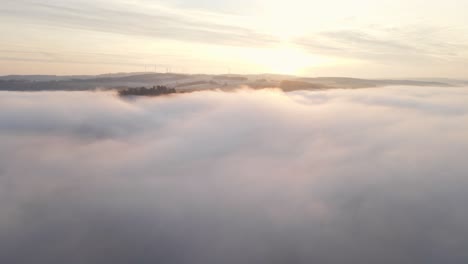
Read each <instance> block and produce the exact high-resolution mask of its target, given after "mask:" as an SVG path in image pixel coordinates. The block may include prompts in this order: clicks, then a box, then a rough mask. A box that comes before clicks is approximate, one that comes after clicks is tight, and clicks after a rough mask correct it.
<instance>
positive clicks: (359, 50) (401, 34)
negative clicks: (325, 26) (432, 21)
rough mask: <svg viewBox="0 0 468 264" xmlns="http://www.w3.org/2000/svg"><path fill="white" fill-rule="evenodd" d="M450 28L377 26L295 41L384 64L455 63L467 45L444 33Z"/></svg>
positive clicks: (322, 51) (317, 49) (324, 51)
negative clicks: (408, 62)
mask: <svg viewBox="0 0 468 264" xmlns="http://www.w3.org/2000/svg"><path fill="white" fill-rule="evenodd" d="M450 31H451V30H450V28H437V27H427V26H426V27H422V26H417V25H414V26H412V27H409V26H408V27H396V28H388V27H387V28H386V27H378V26H374V27H371V28H365V29H360V30H353V29H344V30H335V31H325V32H318V33H315V34H311V35H310V36H304V37H300V38H297V39H296V41H295V43H296V44H298V45H300V46H303V47H304V48H306V49H308V50H309V51H311V52H315V53H319V54H328V55H332V56H338V57H348V58H357V59H362V60H368V61H375V62H380V63H399V64H401V62H402V61H404V62H407V61H411V62H413V63H427V62H428V61H433V62H438V63H440V62H447V61H450V62H454V61H460V60H464V58H465V57H466V56H465V55H466V54H465V52H464V50H465V49H466V45H465V44H464V43H463V42H459V41H460V40H458V39H457V38H454V37H449V36H444V35H442V34H441V33H442V32H444V33H446V32H450Z"/></svg>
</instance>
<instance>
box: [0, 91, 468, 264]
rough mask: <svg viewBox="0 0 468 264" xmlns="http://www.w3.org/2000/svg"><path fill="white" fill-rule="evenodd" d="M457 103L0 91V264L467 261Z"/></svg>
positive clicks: (401, 94) (402, 94) (429, 94)
mask: <svg viewBox="0 0 468 264" xmlns="http://www.w3.org/2000/svg"><path fill="white" fill-rule="evenodd" d="M467 102H468V90H467V89H466V88H428V87H424V88H416V87H391V88H381V89H380V88H379V89H361V90H329V91H323V92H308V91H298V92H292V93H283V92H281V91H279V90H258V91H252V90H239V91H237V92H233V93H225V92H220V91H204V92H195V93H191V94H181V95H175V96H167V97H157V98H135V99H128V100H123V99H121V98H119V97H117V96H115V95H114V94H112V93H107V92H40V93H21V92H18V93H17V92H0V210H1V211H0V245H1V246H0V263H41V264H42V263H44V264H45V263H70V264H74V263H76V264H78V263H91V264H93V263H115V264H117V263H164V264H168V263H169V264H170V263H174V264H176V263H177V264H183V263H190V264H215V263H232V264H234V263H256V264H257V263H258V264H262V263H265V264H267V263H269V264H270V263H383V264H385V263H389V264H390V263H391V264H393V263H408V264H409V263H429V264H430V263H434V264H435V263H466V262H467V261H468V253H467V251H466V248H468V207H467V206H466V204H467V202H468V177H467V175H468V162H467V155H468V103H467Z"/></svg>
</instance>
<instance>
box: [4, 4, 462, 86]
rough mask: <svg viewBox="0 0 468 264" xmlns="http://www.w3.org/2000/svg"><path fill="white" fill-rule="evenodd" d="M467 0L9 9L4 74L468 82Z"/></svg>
mask: <svg viewBox="0 0 468 264" xmlns="http://www.w3.org/2000/svg"><path fill="white" fill-rule="evenodd" d="M467 8H468V1H466V0H462V1H460V0H458V1H455V0H447V1H443V2H442V1H435V0H430V1H416V0H411V1H389V0H379V1H370V0H357V1H343V0H330V1H305V0H291V1H274V2H272V1H265V0H250V1H244V0H237V1H232V0H227V1H214V0H189V1H181V0H164V1H150V0H112V1H110V0H97V1H90V0H80V1H78V0H68V1H58V0H45V1H38V0H15V1H12V0H6V1H3V3H2V5H1V6H0V30H1V32H2V35H3V36H2V42H1V43H0V74H31V73H42V74H85V73H87V74H95V73H103V72H112V71H143V70H144V69H145V68H147V67H148V65H151V67H152V69H155V70H158V69H159V70H160V69H163V68H166V67H167V66H170V67H171V68H172V69H173V70H174V71H177V72H187V73H200V72H204V73H226V72H228V71H232V72H234V73H264V72H271V73H285V74H301V75H309V76H319V75H348V76H350V75H353V76H362V77H434V76H438V77H457V78H463V77H464V65H465V61H466V60H467V59H468V49H467V48H468V27H467V26H465V25H466V15H465V14H464V10H467Z"/></svg>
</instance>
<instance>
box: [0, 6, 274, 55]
mask: <svg viewBox="0 0 468 264" xmlns="http://www.w3.org/2000/svg"><path fill="white" fill-rule="evenodd" d="M0 13H1V14H2V16H4V17H12V18H15V19H21V20H26V21H33V22H34V23H38V24H40V25H48V26H53V27H56V28H68V29H82V30H91V31H97V32H106V33H116V34H123V35H134V36H143V37H150V38H157V39H171V40H179V41H190V42H199V43H214V44H221V45H234V46H264V45H270V44H272V43H276V42H277V41H278V40H277V39H276V38H274V37H273V36H269V35H267V34H262V33H259V32H255V31H253V30H251V29H249V28H247V27H242V26H237V25H236V24H235V23H230V22H229V21H232V20H233V19H234V16H232V15H227V14H217V13H210V12H203V11H193V10H179V9H175V8H170V7H166V6H162V5H158V4H155V3H148V2H129V1H105V0H100V1H67V2H63V1H52V0H49V1H34V0H32V1H24V0H20V1H15V2H11V3H6V4H5V5H3V6H2V7H1V8H0ZM220 21H222V22H220ZM238 22H239V21H237V24H240V23H238Z"/></svg>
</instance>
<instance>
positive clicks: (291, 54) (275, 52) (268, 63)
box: [252, 45, 330, 74]
mask: <svg viewBox="0 0 468 264" xmlns="http://www.w3.org/2000/svg"><path fill="white" fill-rule="evenodd" d="M252 58H254V59H255V62H256V63H257V64H258V65H259V66H260V67H261V68H262V69H263V70H264V71H266V72H271V73H277V74H301V73H304V72H306V71H307V70H308V69H310V68H313V67H316V66H321V65H324V64H328V63H330V60H329V59H326V58H324V57H320V56H314V55H311V54H309V53H306V52H304V51H302V50H301V49H299V48H296V47H294V46H291V45H283V46H281V47H277V48H273V49H264V50H259V51H257V52H255V54H253V56H252Z"/></svg>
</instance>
